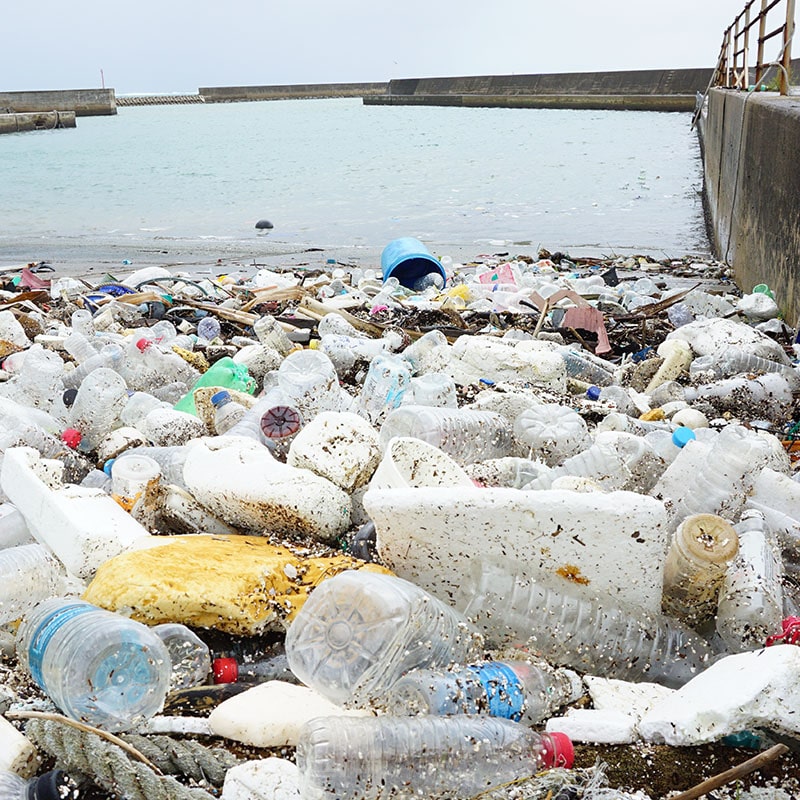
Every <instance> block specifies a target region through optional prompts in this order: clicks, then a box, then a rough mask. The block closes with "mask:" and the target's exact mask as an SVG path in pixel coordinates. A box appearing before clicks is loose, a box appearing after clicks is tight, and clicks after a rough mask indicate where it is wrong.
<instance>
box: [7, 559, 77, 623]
mask: <svg viewBox="0 0 800 800" xmlns="http://www.w3.org/2000/svg"><path fill="white" fill-rule="evenodd" d="M62 572H63V570H62V569H61V565H60V564H59V563H58V561H57V560H56V559H55V558H54V557H53V555H52V554H51V553H50V551H49V550H48V549H47V548H46V547H42V545H40V544H23V545H19V546H18V547H9V548H7V549H5V550H0V625H5V624H6V623H7V622H13V621H14V620H16V619H19V618H20V617H21V616H22V615H23V614H24V613H25V612H26V611H28V610H29V609H31V608H33V606H35V605H36V604H37V603H38V602H40V601H42V600H45V599H46V598H48V597H52V596H53V595H54V594H55V593H56V590H57V587H58V585H59V578H60V577H61V575H62Z"/></svg>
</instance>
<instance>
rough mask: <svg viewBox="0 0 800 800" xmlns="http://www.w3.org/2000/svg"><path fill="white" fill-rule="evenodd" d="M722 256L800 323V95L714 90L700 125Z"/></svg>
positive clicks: (747, 285) (710, 208) (714, 236)
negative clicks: (766, 287)
mask: <svg viewBox="0 0 800 800" xmlns="http://www.w3.org/2000/svg"><path fill="white" fill-rule="evenodd" d="M699 132H700V138H701V143H702V147H703V169H704V190H705V191H704V194H705V197H704V199H705V202H706V208H707V212H708V215H707V216H708V222H709V235H710V238H711V241H712V245H713V247H714V251H715V255H716V256H717V257H718V258H719V259H721V260H723V261H726V262H727V263H729V264H730V265H731V266H732V267H733V271H734V276H735V278H736V282H737V283H738V284H739V285H740V286H741V287H742V288H743V289H745V290H747V291H750V290H751V289H752V287H753V286H754V285H755V284H760V283H766V284H768V285H769V286H770V288H771V289H772V290H773V292H774V293H775V298H776V301H777V302H778V305H779V307H780V308H781V311H782V312H783V315H784V319H785V320H786V322H787V323H788V324H789V325H791V326H795V327H796V326H797V324H798V320H799V319H800V285H798V282H799V281H800V223H799V222H798V220H800V168H798V164H797V153H798V152H800V96H785V97H781V96H780V95H778V94H775V93H772V92H770V93H761V92H750V93H747V92H740V91H736V90H731V89H712V90H711V91H710V92H709V95H708V105H707V107H706V109H705V110H704V113H703V115H702V116H701V117H700V120H699Z"/></svg>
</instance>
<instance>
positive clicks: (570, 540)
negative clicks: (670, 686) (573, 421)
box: [364, 486, 667, 613]
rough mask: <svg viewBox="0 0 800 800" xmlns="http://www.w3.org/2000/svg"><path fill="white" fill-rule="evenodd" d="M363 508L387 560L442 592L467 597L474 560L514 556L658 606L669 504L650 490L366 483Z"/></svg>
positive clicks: (590, 590)
mask: <svg viewBox="0 0 800 800" xmlns="http://www.w3.org/2000/svg"><path fill="white" fill-rule="evenodd" d="M364 508H365V509H366V510H367V513H368V514H369V515H370V517H371V519H372V520H373V521H374V522H375V527H376V530H377V543H378V552H379V553H380V555H381V558H382V559H383V561H384V563H385V564H386V566H388V567H389V568H390V569H391V570H392V571H393V572H395V573H396V574H397V575H398V576H400V577H401V578H405V579H406V580H409V581H411V582H412V583H415V584H417V585H418V586H421V587H422V588H423V589H425V590H426V591H429V592H431V593H432V594H433V595H435V596H437V597H439V598H440V599H442V600H444V601H445V602H456V600H459V599H461V600H463V599H464V598H463V597H462V595H463V593H464V591H465V589H464V583H465V581H464V575H465V574H466V573H467V572H468V569H469V565H470V563H471V562H473V561H475V560H480V559H481V558H489V559H491V558H496V557H499V558H509V559H511V560H513V562H514V563H515V564H517V565H518V567H519V568H520V573H521V574H522V575H524V576H525V577H527V578H536V577H537V576H541V577H542V578H547V579H548V580H549V581H550V582H552V581H553V580H554V579H555V580H562V579H564V578H561V577H559V576H563V575H565V574H566V575H568V576H569V577H570V578H572V580H570V588H571V589H572V590H574V591H576V592H581V593H585V595H586V596H587V597H590V598H596V597H597V596H598V595H604V594H605V595H609V596H611V597H613V598H614V599H615V600H617V601H619V602H620V603H624V604H627V605H632V606H634V607H636V608H639V609H641V610H642V611H645V612H653V613H659V612H660V609H661V595H662V592H663V570H664V557H665V553H666V548H667V514H666V510H665V508H664V504H663V503H662V502H661V501H659V500H656V499H654V498H652V497H647V496H644V495H640V494H636V493H635V492H608V493H605V494H603V493H600V492H588V493H586V492H573V491H568V490H555V489H553V490H550V489H548V490H538V491H520V490H519V489H509V488H487V489H479V488H477V487H469V486H459V487H458V489H457V490H453V491H443V490H442V489H441V488H428V487H425V488H408V489H370V490H369V491H367V493H366V494H365V495H364ZM576 570H577V572H576ZM575 575H579V577H580V580H578V581H576V580H574V576H575ZM456 605H458V603H457V602H456Z"/></svg>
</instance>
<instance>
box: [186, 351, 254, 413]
mask: <svg viewBox="0 0 800 800" xmlns="http://www.w3.org/2000/svg"><path fill="white" fill-rule="evenodd" d="M201 386H219V387H220V388H223V389H236V391H239V392H247V394H253V393H254V392H255V390H256V381H255V378H253V377H252V376H251V375H250V373H249V372H248V371H247V367H246V366H245V365H244V364H237V363H236V362H235V361H234V360H233V359H232V358H230V357H229V356H225V357H224V358H221V359H220V360H219V361H215V362H214V364H213V365H212V366H211V367H209V368H208V370H207V371H206V372H204V373H203V374H202V375H201V376H200V377H199V378H198V379H197V381H196V382H195V385H194V386H192V388H191V390H190V391H189V392H188V393H187V394H185V395H184V396H183V397H182V398H181V399H180V400H178V402H177V403H175V406H174V408H175V410H176V411H185V412H186V413H187V414H194V415H195V416H197V408H195V405H194V390H195V389H199V388H200V387H201Z"/></svg>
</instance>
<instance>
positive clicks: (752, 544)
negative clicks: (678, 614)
mask: <svg viewBox="0 0 800 800" xmlns="http://www.w3.org/2000/svg"><path fill="white" fill-rule="evenodd" d="M734 528H735V529H736V532H737V534H738V535H739V552H738V553H737V555H736V558H734V559H733V561H732V562H731V563H730V564H729V565H728V570H727V572H726V573H725V580H724V581H723V584H722V589H721V591H720V593H719V605H718V607H717V633H719V635H720V637H721V638H722V641H723V642H725V644H726V645H727V646H728V648H729V650H730V651H731V652H734V653H740V652H743V651H744V650H753V649H756V648H759V647H762V646H763V644H764V641H765V640H766V638H767V636H769V635H770V634H772V633H774V632H775V631H777V630H779V629H780V625H781V619H782V618H783V585H782V583H781V577H782V574H783V568H782V562H781V558H780V556H779V555H778V553H777V550H776V542H774V541H773V537H772V534H771V532H770V530H769V526H768V525H767V523H766V521H765V520H764V515H763V514H762V513H761V512H760V511H757V510H755V509H750V510H747V511H744V512H743V513H742V517H741V520H740V521H739V522H738V523H737V524H736V525H735V526H734Z"/></svg>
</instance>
